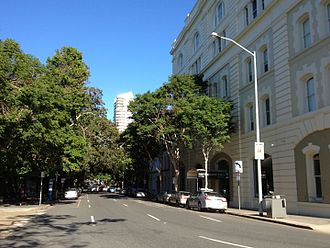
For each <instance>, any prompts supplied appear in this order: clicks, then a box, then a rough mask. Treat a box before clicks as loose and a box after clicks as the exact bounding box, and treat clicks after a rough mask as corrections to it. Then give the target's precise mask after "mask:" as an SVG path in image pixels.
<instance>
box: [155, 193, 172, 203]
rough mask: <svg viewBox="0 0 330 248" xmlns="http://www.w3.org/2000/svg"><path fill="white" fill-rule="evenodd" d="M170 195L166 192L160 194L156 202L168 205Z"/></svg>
mask: <svg viewBox="0 0 330 248" xmlns="http://www.w3.org/2000/svg"><path fill="white" fill-rule="evenodd" d="M170 196H171V194H170V193H168V192H167V191H165V192H161V193H159V194H158V195H157V201H158V202H162V203H168V200H169V198H170Z"/></svg>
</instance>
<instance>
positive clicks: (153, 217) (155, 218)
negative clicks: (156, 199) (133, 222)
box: [147, 214, 160, 221]
mask: <svg viewBox="0 0 330 248" xmlns="http://www.w3.org/2000/svg"><path fill="white" fill-rule="evenodd" d="M147 215H148V216H149V217H150V218H152V219H154V220H157V221H160V219H158V218H157V217H155V216H152V215H151V214H147Z"/></svg>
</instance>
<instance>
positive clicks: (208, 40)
mask: <svg viewBox="0 0 330 248" xmlns="http://www.w3.org/2000/svg"><path fill="white" fill-rule="evenodd" d="M212 32H217V33H218V34H220V35H221V36H224V37H229V38H231V39H233V40H235V41H236V42H238V43H239V44H241V45H243V46H244V47H246V48H247V49H248V50H250V51H256V54H257V77H258V89H259V91H258V97H259V116H260V133H261V141H262V142H264V144H265V147H264V151H265V154H264V156H265V159H264V160H262V164H261V167H262V169H261V175H262V191H263V195H265V194H268V193H269V192H270V191H273V192H274V194H278V195H284V197H285V198H286V199H287V210H288V212H289V213H295V214H308V215H314V216H326V217H330V162H329V161H330V0H285V1H282V0H214V1H205V0H198V1H196V4H195V6H194V7H193V9H192V11H191V13H190V14H189V15H188V16H187V17H186V19H185V25H184V27H183V29H182V31H181V32H180V34H179V35H178V37H177V39H176V40H175V41H174V43H173V46H172V49H171V55H172V57H173V58H172V67H173V69H172V72H173V74H197V73H202V74H203V75H204V79H205V80H207V81H208V82H209V95H210V96H211V97H217V98H229V99H230V100H231V101H232V102H233V103H234V106H235V108H234V111H233V113H232V114H233V116H234V119H235V124H236V131H235V133H233V135H232V137H231V142H230V143H228V144H226V145H225V147H224V149H222V150H221V151H218V152H214V153H213V155H212V158H211V159H210V162H209V168H208V169H209V184H210V188H213V189H215V190H216V191H220V192H225V193H226V194H227V197H228V199H229V204H230V206H238V191H237V181H236V175H235V173H234V167H233V163H234V162H235V161H243V173H242V174H241V181H240V189H241V192H240V195H241V205H242V207H245V208H251V209H258V180H257V166H256V160H255V159H254V142H255V141H256V133H255V132H256V130H255V129H256V123H255V122H256V116H255V107H256V106H255V92H254V76H255V75H254V69H253V57H251V55H250V54H249V53H247V52H246V51H244V50H243V49H241V48H240V47H238V46H237V45H235V44H233V43H232V42H230V41H226V40H223V39H218V38H214V37H212V36H211V33H212ZM202 164H203V159H202V154H201V153H199V152H198V151H190V150H186V151H185V153H184V155H183V156H182V159H181V168H180V182H181V185H180V186H179V187H180V188H181V189H185V190H189V191H195V190H196V187H198V185H201V184H202V183H203V181H202V179H199V178H194V177H191V175H195V174H194V173H193V172H194V171H196V170H198V169H201V168H202Z"/></svg>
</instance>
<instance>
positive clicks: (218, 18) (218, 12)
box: [214, 2, 225, 26]
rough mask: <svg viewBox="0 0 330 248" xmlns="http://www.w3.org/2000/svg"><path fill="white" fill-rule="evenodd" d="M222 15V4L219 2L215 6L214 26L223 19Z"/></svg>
mask: <svg viewBox="0 0 330 248" xmlns="http://www.w3.org/2000/svg"><path fill="white" fill-rule="evenodd" d="M224 13H225V11H224V4H223V2H221V3H220V4H219V5H218V6H217V8H216V11H215V21H214V24H215V26H217V25H218V24H219V23H220V21H221V20H222V18H223V17H224Z"/></svg>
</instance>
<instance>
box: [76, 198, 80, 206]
mask: <svg viewBox="0 0 330 248" xmlns="http://www.w3.org/2000/svg"><path fill="white" fill-rule="evenodd" d="M80 203H81V198H79V200H78V203H77V206H76V208H79V206H80Z"/></svg>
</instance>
